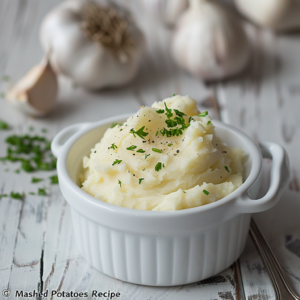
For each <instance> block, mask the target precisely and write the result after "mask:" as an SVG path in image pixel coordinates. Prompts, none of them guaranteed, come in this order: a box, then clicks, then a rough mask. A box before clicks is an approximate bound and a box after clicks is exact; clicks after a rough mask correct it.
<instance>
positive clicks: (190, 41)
mask: <svg viewBox="0 0 300 300" xmlns="http://www.w3.org/2000/svg"><path fill="white" fill-rule="evenodd" d="M171 52H172V56H173V58H174V60H175V62H176V63H177V64H178V65H179V66H181V67H182V68H183V69H185V70H187V71H189V72H190V73H192V74H193V75H195V76H197V77H199V78H202V79H204V80H215V79H221V78H225V77H228V76H232V75H235V74H237V73H238V72H240V71H242V69H243V68H244V67H245V66H246V64H247V63H248V61H249V58H250V46H249V41H248V38H247V35H246V33H245V31H244V29H243V24H242V22H241V21H240V20H239V18H238V16H236V15H235V14H234V13H232V12H231V11H230V10H229V9H228V8H227V7H226V6H224V5H222V4H221V3H220V2H219V1H215V0H190V7H189V9H188V10H187V11H186V12H185V13H184V14H183V15H182V17H181V18H180V20H179V22H178V24H177V28H176V31H175V33H174V36H173V40H172V45H171Z"/></svg>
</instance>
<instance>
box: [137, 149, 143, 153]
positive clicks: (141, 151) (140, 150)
mask: <svg viewBox="0 0 300 300" xmlns="http://www.w3.org/2000/svg"><path fill="white" fill-rule="evenodd" d="M136 152H138V153H145V150H143V149H139V150H137V151H136Z"/></svg>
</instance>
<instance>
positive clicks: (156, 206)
mask: <svg viewBox="0 0 300 300" xmlns="http://www.w3.org/2000/svg"><path fill="white" fill-rule="evenodd" d="M242 156H243V152H242V150H241V149H232V148H231V147H229V146H227V145H225V144H223V142H222V141H221V139H220V138H219V137H217V136H216V135H215V132H214V126H213V123H212V121H211V119H210V117H209V116H208V115H207V113H206V112H204V113H200V112H199V110H198V109H197V105H196V101H195V100H194V99H192V98H190V97H189V96H179V95H175V96H173V97H170V98H167V99H165V100H163V101H161V102H155V103H154V104H153V105H152V107H142V108H141V109H140V110H139V111H138V112H137V113H136V114H135V115H133V116H132V117H130V118H129V119H128V120H127V121H126V122H125V123H124V124H122V125H116V126H115V127H113V128H109V129H108V130H107V131H106V133H105V134H104V136H103V137H102V139H101V141H100V142H99V143H97V144H96V145H95V147H94V148H93V149H91V153H90V156H89V157H84V158H83V167H84V173H83V174H82V175H81V181H82V189H83V190H84V191H86V192H87V193H89V194H90V195H92V196H93V197H95V198H97V199H99V200H102V201H106V202H107V203H111V204H115V205H119V206H123V207H127V208H133V209H141V210H163V211H166V210H179V209H186V208H191V207H196V206H200V205H204V204H208V203H211V202H214V201H217V200H219V199H221V198H223V197H225V196H226V195H228V194H230V193H232V192H233V191H234V190H235V189H236V188H238V187H239V186H240V185H241V184H242V173H243V164H242Z"/></svg>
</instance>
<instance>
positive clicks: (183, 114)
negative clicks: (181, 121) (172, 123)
mask: <svg viewBox="0 0 300 300" xmlns="http://www.w3.org/2000/svg"><path fill="white" fill-rule="evenodd" d="M173 110H174V111H175V114H176V115H177V116H178V117H183V116H186V114H185V113H183V112H182V111H179V110H177V109H173Z"/></svg>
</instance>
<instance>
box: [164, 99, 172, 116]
mask: <svg viewBox="0 0 300 300" xmlns="http://www.w3.org/2000/svg"><path fill="white" fill-rule="evenodd" d="M164 105H165V108H166V116H167V118H168V119H170V118H171V117H172V116H173V114H172V109H170V108H168V107H167V104H166V102H164Z"/></svg>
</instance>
